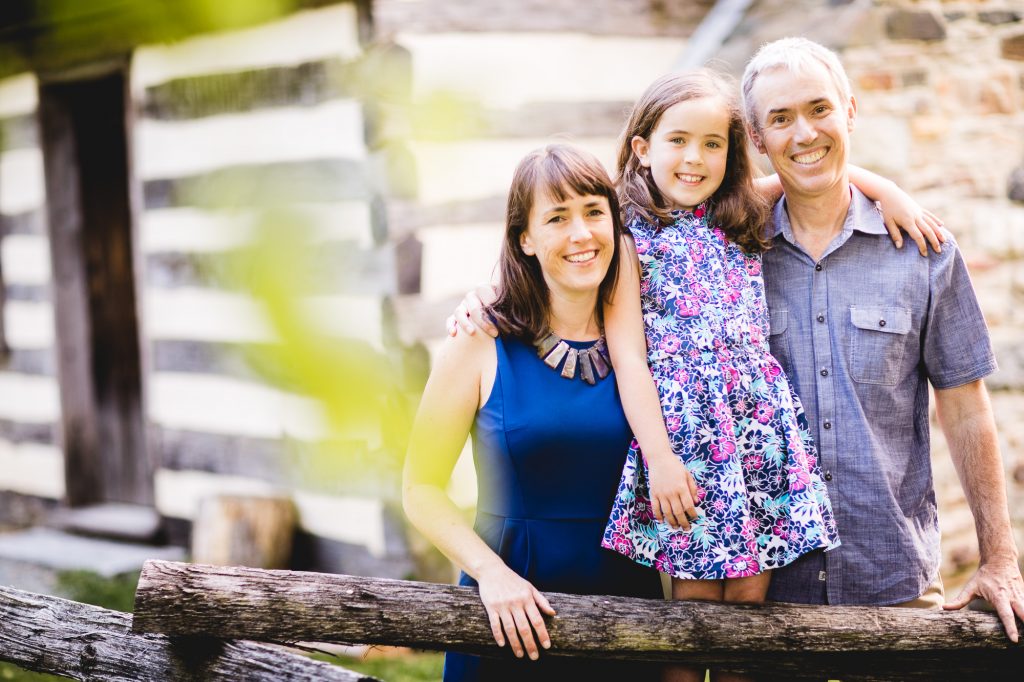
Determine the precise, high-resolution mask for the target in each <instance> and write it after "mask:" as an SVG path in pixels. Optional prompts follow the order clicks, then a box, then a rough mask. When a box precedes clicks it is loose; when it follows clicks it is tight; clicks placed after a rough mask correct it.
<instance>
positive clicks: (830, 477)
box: [825, 471, 832, 481]
mask: <svg viewBox="0 0 1024 682" xmlns="http://www.w3.org/2000/svg"><path fill="white" fill-rule="evenodd" d="M825 480H826V481H831V480H832V472H831V471H826V472H825Z"/></svg>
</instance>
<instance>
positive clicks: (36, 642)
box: [0, 586, 375, 682]
mask: <svg viewBox="0 0 1024 682" xmlns="http://www.w3.org/2000/svg"><path fill="white" fill-rule="evenodd" d="M0 660H3V661H8V662H10V663H14V664H15V665H18V666H21V667H22V668H26V669H28V670H33V671H36V672H42V673H50V674H54V675H61V676H64V677H70V678H72V679H75V680H88V681H89V682H108V681H109V682H121V681H125V682H127V681H129V680H130V681H132V682H168V680H174V681H175V682H199V681H200V680H245V681H246V682H280V681H281V680H295V681H296V682H319V681H321V680H337V681H338V682H360V681H363V682H372V681H373V680H375V678H372V677H366V676H363V675H360V674H358V673H354V672H352V671H350V670H345V669H344V668H341V667H338V666H335V665H331V664H330V663H323V662H320V661H314V660H312V659H310V658H307V657H305V656H301V655H299V654H296V653H292V652H290V651H287V650H284V649H281V648H280V647H276V646H268V645H265V644H256V643H254V642H226V641H223V640H219V639H210V638H202V639H199V638H191V637H181V638H170V637H165V636H163V635H140V634H135V633H133V632H132V616H131V615H130V614H127V613H120V612H118V611H110V610H108V609H102V608H100V607H98V606H89V605H87V604H79V603H78V602H73V601H67V600H66V599H57V598H56V597H47V596H44V595H41V594H33V593H31V592H22V591H21V590H15V589H12V588H10V587H4V586H0Z"/></svg>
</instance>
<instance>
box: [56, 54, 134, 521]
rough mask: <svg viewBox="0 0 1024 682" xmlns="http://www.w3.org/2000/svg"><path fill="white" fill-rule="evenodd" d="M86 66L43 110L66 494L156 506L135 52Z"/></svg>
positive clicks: (59, 83)
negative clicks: (92, 68)
mask: <svg viewBox="0 0 1024 682" xmlns="http://www.w3.org/2000/svg"><path fill="white" fill-rule="evenodd" d="M75 75H76V79H75V80H62V79H59V78H57V77H53V76H47V75H41V76H40V85H39V113H38V115H39V125H40V132H41V135H40V141H41V146H42V151H43V164H44V170H45V176H46V209H47V214H48V226H49V227H48V231H49V239H50V255H51V262H52V266H53V267H52V271H53V299H54V312H55V315H56V329H57V339H56V346H57V348H56V351H57V353H56V354H57V369H58V379H59V381H60V403H61V433H62V435H63V447H64V456H65V460H64V461H65V480H66V489H67V498H68V502H69V503H70V504H71V505H72V506H80V505H86V504H91V503H96V502H108V501H109V502H129V503H136V504H145V505H149V504H152V502H153V472H152V469H153V467H152V465H151V463H150V460H149V453H148V449H147V447H146V429H145V414H146V413H145V408H144V404H143V395H144V389H143V383H144V376H145V372H144V369H143V352H142V343H141V338H140V327H141V324H140V319H139V309H140V302H139V300H138V297H137V294H136V292H137V291H138V290H139V284H138V281H139V280H138V277H137V273H136V264H137V262H138V258H136V255H135V252H136V235H135V224H136V220H135V216H136V207H137V205H138V200H137V198H138V196H139V195H140V193H139V190H138V187H137V183H136V182H135V178H134V177H133V175H132V159H131V128H132V115H131V97H130V91H129V78H128V60H127V58H126V59H124V60H121V61H119V62H117V63H116V64H114V65H113V66H110V65H106V66H105V67H104V68H102V69H101V70H100V72H99V73H91V72H85V73H83V74H75Z"/></svg>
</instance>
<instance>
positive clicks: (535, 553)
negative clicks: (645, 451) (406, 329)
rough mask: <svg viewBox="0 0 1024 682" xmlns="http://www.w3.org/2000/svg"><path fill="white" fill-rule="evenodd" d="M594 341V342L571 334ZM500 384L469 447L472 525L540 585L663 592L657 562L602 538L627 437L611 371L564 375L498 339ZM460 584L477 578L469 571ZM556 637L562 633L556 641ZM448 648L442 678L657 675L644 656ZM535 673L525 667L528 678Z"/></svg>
mask: <svg viewBox="0 0 1024 682" xmlns="http://www.w3.org/2000/svg"><path fill="white" fill-rule="evenodd" d="M568 343H569V344H570V345H571V346H573V347H575V348H578V349H579V348H588V347H590V346H591V345H593V343H594V342H574V341H569V342H568ZM495 345H496V346H497V354H498V368H497V373H496V375H495V378H494V388H493V389H492V390H491V394H490V396H489V398H488V400H487V402H486V404H484V406H483V407H482V408H481V409H480V411H479V412H478V413H477V416H476V422H475V424H474V426H473V455H474V463H475V465H476V474H477V485H478V489H479V500H478V502H477V513H476V523H475V524H474V527H475V529H476V532H477V533H478V534H479V535H480V537H481V538H483V540H484V542H486V543H487V544H488V545H489V546H490V548H491V549H493V550H494V551H495V552H496V553H497V554H498V555H499V556H500V557H501V558H502V559H503V560H504V561H505V563H506V564H507V565H508V566H509V568H511V569H512V570H514V571H515V572H516V573H518V574H519V575H521V576H523V577H525V578H526V579H527V580H529V581H530V582H531V583H533V585H534V586H535V587H536V588H537V589H539V590H541V591H544V592H548V591H550V592H568V593H572V594H611V595H619V596H631V597H646V598H651V599H661V598H662V590H661V579H660V578H659V576H658V573H657V572H656V571H654V570H652V569H649V568H645V567H643V566H640V565H638V564H636V563H635V562H633V561H630V560H629V559H627V558H626V557H624V556H622V555H620V554H617V553H616V552H612V551H609V550H607V549H602V548H601V538H602V536H603V534H604V527H605V524H606V523H607V522H608V512H609V510H610V509H611V505H612V500H613V499H614V497H615V491H616V488H617V486H618V483H619V477H620V474H621V472H622V463H623V457H624V455H625V452H626V451H627V450H628V449H629V443H630V440H631V435H630V430H629V425H628V423H627V422H626V417H625V414H624V413H623V411H622V404H621V403H620V402H619V393H618V389H617V388H616V385H615V378H614V376H615V375H614V372H613V373H611V374H609V375H608V376H607V377H606V378H605V379H604V380H603V381H598V382H597V384H596V385H594V386H591V385H589V384H587V383H585V382H584V381H583V380H582V379H580V378H579V375H578V374H577V376H576V378H575V379H564V378H562V377H561V376H560V375H559V373H558V372H557V371H555V370H552V369H551V368H550V367H548V366H547V365H545V364H544V363H543V362H542V361H541V360H540V359H539V358H538V357H537V352H536V350H535V349H534V348H533V346H532V345H528V344H524V343H523V342H521V341H519V340H516V339H513V338H508V337H505V338H499V339H497V340H496V341H495ZM459 584H460V585H468V586H473V587H475V586H476V581H474V580H473V579H472V578H470V577H469V576H467V575H465V574H463V575H462V576H461V578H460V580H459ZM556 646H557V644H556ZM495 654H496V655H499V656H500V657H498V658H489V657H479V656H470V655H466V654H458V653H449V654H447V656H446V657H445V670H444V679H445V681H446V682H452V681H455V680H458V681H460V682H461V681H466V680H486V681H490V680H506V679H508V680H522V679H529V680H530V682H537V680H547V679H552V680H554V679H559V680H565V679H601V678H602V676H603V675H607V674H608V673H609V672H610V671H611V670H616V669H619V670H621V672H617V673H616V674H617V675H620V676H621V677H622V678H623V679H627V677H626V675H628V679H655V675H656V674H657V667H655V666H648V665H646V664H642V663H635V662H630V663H623V664H619V663H614V662H609V661H595V660H581V659H566V658H561V657H554V656H546V655H545V651H544V650H543V649H541V652H540V660H539V661H530V660H529V659H526V658H524V659H521V660H517V659H513V658H511V657H510V656H508V644H507V643H506V645H505V648H504V649H498V647H497V645H495ZM527 676H528V677H527Z"/></svg>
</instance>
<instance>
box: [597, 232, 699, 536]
mask: <svg viewBox="0 0 1024 682" xmlns="http://www.w3.org/2000/svg"><path fill="white" fill-rule="evenodd" d="M619 259H620V261H619V278H618V281H617V283H616V285H615V291H614V292H613V295H612V302H611V303H610V304H607V305H605V308H604V327H605V335H606V337H607V339H608V351H609V352H610V353H611V358H612V366H613V367H615V376H616V377H617V382H618V385H619V395H620V396H621V398H622V407H623V409H624V410H625V412H626V419H628V420H629V425H630V428H632V429H633V435H634V436H635V437H636V439H637V442H638V443H639V444H640V449H641V452H642V453H643V457H644V459H645V460H646V462H647V468H648V472H649V473H650V487H651V503H652V505H653V507H654V509H653V511H654V515H655V517H656V518H657V519H658V520H659V521H665V522H667V523H669V524H671V525H672V526H676V527H681V528H686V529H688V528H689V527H690V520H689V518H688V516H689V517H690V518H694V519H695V518H697V512H696V509H695V506H694V503H695V500H696V499H697V484H696V483H695V482H694V480H693V476H691V475H690V472H689V470H688V469H687V468H686V466H685V465H684V464H683V463H682V462H681V461H680V460H679V458H678V457H676V455H675V454H674V453H673V452H672V446H671V444H670V443H669V439H668V431H666V429H665V420H664V418H663V417H662V414H661V400H660V399H659V397H658V389H657V387H656V386H655V385H654V378H653V377H652V376H651V371H650V369H648V367H647V339H646V337H645V336H644V322H643V314H642V312H641V310H640V269H639V261H638V259H637V254H636V246H635V245H634V244H633V240H632V238H630V237H628V236H627V237H624V238H623V248H622V249H620V250H619Z"/></svg>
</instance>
